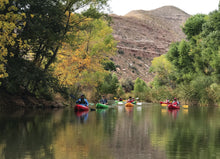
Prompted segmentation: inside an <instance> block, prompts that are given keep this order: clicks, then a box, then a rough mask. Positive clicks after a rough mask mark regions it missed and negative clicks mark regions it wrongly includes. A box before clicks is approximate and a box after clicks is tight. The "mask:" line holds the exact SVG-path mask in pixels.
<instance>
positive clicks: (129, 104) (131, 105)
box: [125, 103, 134, 107]
mask: <svg viewBox="0 0 220 159" xmlns="http://www.w3.org/2000/svg"><path fill="white" fill-rule="evenodd" d="M125 106H126V107H133V106H134V104H132V103H126V104H125Z"/></svg>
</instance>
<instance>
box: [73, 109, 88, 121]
mask: <svg viewBox="0 0 220 159" xmlns="http://www.w3.org/2000/svg"><path fill="white" fill-rule="evenodd" d="M75 114H76V116H77V117H78V119H79V121H80V122H81V123H85V122H86V121H87V119H88V116H89V110H85V111H75Z"/></svg>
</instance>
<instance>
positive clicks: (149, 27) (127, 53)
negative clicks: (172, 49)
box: [111, 6, 190, 82]
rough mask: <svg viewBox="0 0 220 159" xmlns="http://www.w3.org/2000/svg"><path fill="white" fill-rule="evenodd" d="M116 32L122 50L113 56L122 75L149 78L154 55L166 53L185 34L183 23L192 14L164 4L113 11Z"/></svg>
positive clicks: (119, 47)
mask: <svg viewBox="0 0 220 159" xmlns="http://www.w3.org/2000/svg"><path fill="white" fill-rule="evenodd" d="M111 17H112V21H113V23H112V27H113V30H114V32H113V36H114V38H115V39H116V40H117V41H118V45H117V47H118V49H119V53H118V54H117V55H116V56H114V57H113V61H114V62H115V64H116V66H117V74H118V76H119V78H130V79H133V80H135V79H136V78H137V77H140V78H141V79H143V80H145V81H146V82H149V81H150V80H151V79H152V75H150V74H149V73H148V70H149V67H150V65H151V61H152V59H153V58H154V57H158V56H160V55H162V54H165V53H166V52H167V51H168V49H169V45H170V44H171V43H172V42H176V41H180V40H182V39H184V38H185V35H184V33H183V32H182V29H181V26H183V24H184V22H185V21H186V20H187V18H189V17H190V15H189V14H187V13H185V12H183V11H182V10H180V9H178V8H176V7H173V6H165V7H161V8H158V9H155V10H152V11H144V10H136V11H131V12H129V13H128V14H127V15H125V16H117V15H111Z"/></svg>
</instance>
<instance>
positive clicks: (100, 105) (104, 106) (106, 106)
mask: <svg viewBox="0 0 220 159" xmlns="http://www.w3.org/2000/svg"><path fill="white" fill-rule="evenodd" d="M108 107H109V106H108V105H105V104H101V103H97V104H96V108H104V109H105V108H108Z"/></svg>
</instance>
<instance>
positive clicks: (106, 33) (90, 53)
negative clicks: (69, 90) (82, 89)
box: [54, 15, 116, 87]
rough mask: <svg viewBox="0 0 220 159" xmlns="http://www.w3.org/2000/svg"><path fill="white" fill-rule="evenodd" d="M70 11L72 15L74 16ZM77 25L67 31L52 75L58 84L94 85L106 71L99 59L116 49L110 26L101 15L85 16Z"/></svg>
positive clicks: (105, 57)
mask: <svg viewBox="0 0 220 159" xmlns="http://www.w3.org/2000/svg"><path fill="white" fill-rule="evenodd" d="M75 16H77V15H72V19H75V20H76V19H77V18H76V17H75ZM80 27H82V28H84V29H78V28H74V27H73V29H72V30H71V31H70V32H68V38H67V41H66V42H63V43H62V49H60V51H59V53H58V56H57V63H56V64H54V69H55V76H57V77H58V79H59V81H60V84H62V85H65V86H69V85H75V84H81V85H84V86H88V87H90V86H91V85H92V86H97V84H98V82H99V81H100V80H103V78H104V76H103V75H104V74H105V73H106V71H105V70H104V68H103V65H102V63H103V62H104V61H108V60H109V56H111V55H113V54H114V53H115V52H116V41H115V40H114V39H113V36H112V29H111V28H110V27H109V26H108V24H107V22H106V21H104V20H103V19H98V20H97V19H96V20H94V19H85V20H84V21H83V22H81V24H80Z"/></svg>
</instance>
